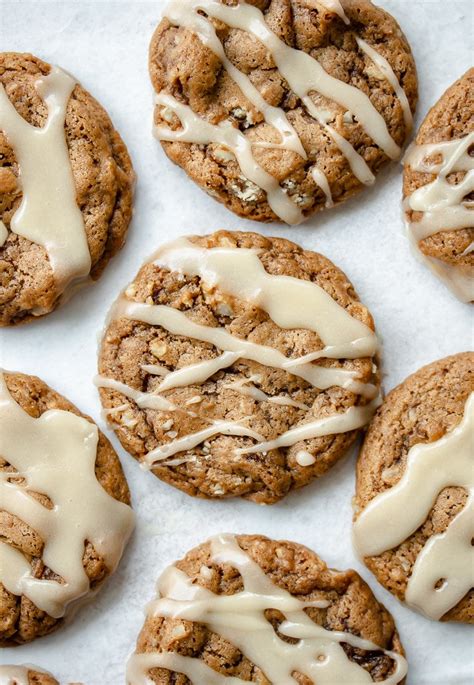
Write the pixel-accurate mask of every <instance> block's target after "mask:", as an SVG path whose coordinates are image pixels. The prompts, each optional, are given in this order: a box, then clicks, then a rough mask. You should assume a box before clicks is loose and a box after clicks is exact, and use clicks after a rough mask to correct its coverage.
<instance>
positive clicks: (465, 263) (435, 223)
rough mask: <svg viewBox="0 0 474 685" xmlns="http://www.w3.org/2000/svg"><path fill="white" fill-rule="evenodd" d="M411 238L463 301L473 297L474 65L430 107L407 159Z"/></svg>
mask: <svg viewBox="0 0 474 685" xmlns="http://www.w3.org/2000/svg"><path fill="white" fill-rule="evenodd" d="M404 163H405V174H404V182H403V195H404V209H405V216H406V221H407V229H408V235H409V238H410V241H411V243H412V245H413V247H414V248H415V251H416V253H417V254H418V255H420V256H421V257H422V259H423V261H424V262H425V263H426V264H427V265H428V266H429V267H430V268H431V269H432V270H433V271H434V272H435V273H436V274H437V275H438V276H439V277H440V278H441V279H442V280H443V281H445V283H446V285H447V286H448V288H450V289H451V290H452V292H453V293H454V294H455V295H456V296H457V297H458V298H459V299H461V300H462V301H463V302H472V301H474V209H473V202H474V69H470V70H469V71H468V72H466V73H465V74H464V76H462V78H460V79H459V81H456V83H454V84H453V85H452V86H451V87H450V88H449V89H448V90H447V91H446V93H445V94H444V95H443V96H442V97H441V99H440V100H439V101H438V102H437V103H436V105H435V106H434V107H433V108H432V109H431V110H430V112H429V113H428V115H427V116H426V119H425V120H424V122H423V123H422V124H421V126H420V130H419V131H418V135H417V137H416V140H415V142H414V143H413V145H411V146H410V148H409V149H408V151H407V154H406V156H405V159H404Z"/></svg>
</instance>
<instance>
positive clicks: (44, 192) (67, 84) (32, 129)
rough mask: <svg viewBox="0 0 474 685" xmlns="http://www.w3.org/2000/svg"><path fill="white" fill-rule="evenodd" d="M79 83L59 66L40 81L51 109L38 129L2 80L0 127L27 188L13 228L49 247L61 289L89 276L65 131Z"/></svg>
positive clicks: (54, 271) (85, 239)
mask: <svg viewBox="0 0 474 685" xmlns="http://www.w3.org/2000/svg"><path fill="white" fill-rule="evenodd" d="M75 85H76V81H75V80H74V79H73V78H72V77H71V76H70V75H69V74H67V73H66V72H65V71H62V70H61V69H59V68H58V67H52V68H51V71H50V73H49V74H48V75H47V76H43V77H41V78H39V79H38V80H37V81H36V83H35V88H36V90H37V92H38V94H39V95H40V96H41V97H42V98H43V100H44V102H45V104H46V106H47V108H48V118H47V120H46V123H45V124H44V126H43V127H41V128H40V127H38V126H32V125H31V124H29V123H28V122H27V121H26V120H25V119H23V117H22V116H21V115H20V114H18V112H17V111H16V109H15V107H14V106H13V104H12V102H11V101H10V99H9V98H8V95H7V93H6V91H5V88H4V87H3V85H2V84H0V129H1V130H2V131H3V132H4V133H5V135H6V137H7V140H8V142H9V143H10V145H11V146H12V148H13V150H14V153H15V156H16V158H17V160H18V164H19V167H20V181H21V186H22V192H23V197H22V201H21V204H20V206H19V208H18V209H17V211H16V212H15V214H14V215H13V218H12V220H11V222H10V230H11V231H13V232H14V233H16V234H18V235H20V236H23V237H24V238H27V239H28V240H31V241H32V242H33V243H36V244H38V245H41V246H42V247H43V248H44V249H45V250H46V252H47V253H48V257H49V260H50V264H51V268H52V270H53V274H54V278H55V281H56V282H57V284H58V287H59V288H60V290H61V292H62V291H64V289H65V288H66V287H67V286H68V285H70V283H71V282H73V281H77V280H79V279H81V280H82V279H85V278H86V277H87V276H88V274H89V272H90V267H91V258H90V254H89V248H88V245H87V238H86V233H85V228H84V221H83V217H82V214H81V211H80V209H79V207H78V206H77V203H76V187H75V184H74V177H73V173H72V169H71V162H70V159H69V152H68V147H67V142H66V136H65V132H64V122H65V118H66V109H67V104H68V101H69V98H70V96H71V93H72V91H73V90H74V87H75Z"/></svg>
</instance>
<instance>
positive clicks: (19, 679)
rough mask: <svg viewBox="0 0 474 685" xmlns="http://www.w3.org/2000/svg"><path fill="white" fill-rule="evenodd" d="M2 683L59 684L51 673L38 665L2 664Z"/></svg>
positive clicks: (24, 684) (0, 671)
mask: <svg viewBox="0 0 474 685" xmlns="http://www.w3.org/2000/svg"><path fill="white" fill-rule="evenodd" d="M0 685H59V683H58V681H57V680H56V679H55V678H53V676H52V675H51V673H46V671H42V670H40V669H38V668H37V667H36V666H0Z"/></svg>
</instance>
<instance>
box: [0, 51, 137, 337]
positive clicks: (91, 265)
mask: <svg viewBox="0 0 474 685" xmlns="http://www.w3.org/2000/svg"><path fill="white" fill-rule="evenodd" d="M12 105H13V106H12ZM26 122H27V123H26ZM27 124H30V126H28V125H27ZM134 180H135V175H134V172H133V169H132V164H131V161H130V157H129V155H128V152H127V149H126V147H125V145H124V143H123V141H122V139H121V138H120V136H119V134H118V133H117V132H116V131H115V129H114V127H113V124H112V122H111V120H110V118H109V116H108V115H107V113H106V112H105V110H104V109H103V108H102V107H101V106H100V105H99V103H98V102H97V101H96V100H95V99H94V98H93V97H92V96H91V95H90V94H89V93H88V92H87V91H86V90H85V89H84V88H83V87H82V86H81V85H80V84H78V83H77V82H76V81H75V80H74V79H73V78H72V77H71V76H70V75H69V74H67V73H66V72H64V71H63V70H61V69H59V68H57V67H52V66H51V65H49V64H47V63H46V62H43V61H42V60H40V59H38V58H37V57H34V56H33V55H29V54H22V53H12V52H4V53H0V326H8V325H13V324H16V323H21V322H25V321H28V320H31V319H33V318H35V317H38V316H43V315H44V314H48V313H49V312H51V311H52V310H53V309H55V307H57V306H58V304H59V303H60V302H61V301H63V300H64V299H65V298H67V297H69V295H70V294H71V293H72V292H73V290H74V289H75V288H76V287H77V284H78V283H79V282H84V281H86V280H87V281H90V280H97V279H98V278H99V277H100V275H101V274H102V271H103V270H104V268H105V266H106V265H107V262H108V261H109V259H110V258H111V257H112V256H113V255H114V254H115V253H116V252H117V251H118V250H119V249H120V248H121V247H122V245H123V243H124V240H125V236H126V233H127V229H128V225H129V222H130V219H131V214H132V192H133V185H134Z"/></svg>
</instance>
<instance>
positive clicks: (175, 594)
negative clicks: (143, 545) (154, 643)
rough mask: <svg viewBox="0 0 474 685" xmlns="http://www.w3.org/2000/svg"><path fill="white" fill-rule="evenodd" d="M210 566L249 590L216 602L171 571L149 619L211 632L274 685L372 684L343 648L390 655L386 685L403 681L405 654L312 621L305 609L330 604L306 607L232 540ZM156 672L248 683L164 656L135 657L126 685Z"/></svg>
mask: <svg viewBox="0 0 474 685" xmlns="http://www.w3.org/2000/svg"><path fill="white" fill-rule="evenodd" d="M211 562H213V563H216V564H228V565H230V566H232V567H233V568H235V569H236V570H237V571H238V572H239V573H240V575H241V577H242V582H243V589H242V590H241V591H240V592H238V593H236V594H232V595H217V594H215V593H213V592H211V591H210V590H207V589H206V588H203V587H201V586H200V585H197V584H195V583H194V584H193V583H192V582H191V579H190V578H189V577H188V576H187V575H186V574H185V573H184V572H183V571H180V570H179V569H178V568H177V567H176V566H170V567H169V568H168V569H167V570H166V571H165V572H164V573H163V574H162V576H161V578H160V580H159V581H158V588H157V590H158V593H157V599H155V600H154V601H153V602H151V603H150V605H149V606H148V616H149V617H168V618H176V619H182V620H188V621H193V622H197V623H203V624H205V625H207V626H208V627H209V628H210V630H212V631H213V632H214V633H216V634H217V635H219V636H222V637H223V638H224V639H225V640H227V641H228V642H230V643H231V644H232V645H234V646H235V647H237V648H238V649H239V650H240V652H241V653H242V654H243V655H244V656H245V657H247V658H248V659H249V660H250V661H251V662H252V663H253V664H255V665H256V666H258V667H259V668H260V669H261V671H262V672H263V674H264V675H265V677H266V678H267V679H268V680H269V681H270V682H271V683H272V684H273V685H289V684H290V683H293V682H294V683H296V682H297V681H296V679H295V677H294V673H295V672H297V673H299V674H302V675H304V676H306V677H307V678H310V679H311V680H312V681H313V682H317V683H318V685H330V684H333V683H335V682H337V683H341V684H342V683H351V685H355V684H357V683H360V684H362V683H372V682H373V680H372V678H371V676H370V674H369V673H368V672H367V671H366V670H364V669H363V668H362V667H361V666H359V665H358V664H356V663H355V662H353V661H351V660H350V659H349V658H348V657H347V655H346V653H345V652H344V650H343V648H342V647H341V643H346V644H349V645H351V646H352V647H354V648H356V649H362V650H367V651H378V652H383V653H384V654H385V655H388V656H390V658H391V659H393V662H394V672H393V673H392V675H390V676H389V677H388V678H386V679H384V680H383V681H380V682H382V683H384V684H385V685H395V684H396V683H399V682H400V681H401V680H402V679H403V678H404V677H405V674H406V672H407V665H406V661H405V659H404V658H403V657H402V656H401V655H399V654H397V653H395V652H391V651H385V650H383V649H382V648H381V647H378V646H377V645H375V644H374V643H372V642H370V641H368V640H364V639H362V638H359V637H357V636H355V635H353V634H351V633H347V632H342V631H329V630H326V629H324V628H323V627H322V626H319V625H318V624H316V623H315V622H314V621H312V620H311V618H310V617H309V616H308V615H307V614H306V613H305V611H304V610H305V608H307V607H321V608H325V607H327V606H328V602H327V601H325V600H315V601H310V602H304V601H301V600H300V599H298V598H297V597H294V596H293V595H291V594H290V593H289V592H288V591H287V590H284V589H283V588H280V587H278V586H277V585H276V584H274V583H273V582H272V581H271V579H270V578H269V577H268V576H267V575H266V574H265V572H264V571H263V570H262V569H261V568H260V566H259V565H258V564H257V563H256V562H255V561H253V560H252V559H251V558H250V556H249V555H248V554H247V553H246V552H245V551H244V550H242V549H241V547H240V546H239V544H238V542H237V540H236V539H235V537H234V536H233V535H219V536H216V537H214V538H212V539H211ZM269 609H273V610H278V611H279V612H281V613H282V614H283V616H284V620H283V622H282V623H280V624H279V626H278V631H279V633H280V634H282V635H285V636H287V637H291V638H295V639H296V640H297V642H296V643H289V642H285V641H284V640H282V639H281V638H280V637H279V635H278V634H277V633H276V631H275V629H274V627H273V626H272V624H271V623H270V622H269V621H268V620H267V618H266V617H265V613H264V612H265V611H266V610H269ZM153 668H166V669H169V670H173V671H177V672H178V673H183V674H185V675H186V676H187V677H188V678H189V679H190V681H191V682H193V683H209V684H210V685H211V684H212V685H214V684H215V685H228V684H230V683H231V684H232V685H234V684H235V685H237V684H239V685H240V684H241V683H244V682H247V681H244V680H242V679H240V678H232V677H228V676H224V675H221V674H220V673H218V672H217V671H214V670H213V669H212V668H210V667H209V666H207V664H205V663H203V662H202V661H201V660H199V659H196V658H192V657H186V656H182V655H179V654H176V653H173V652H166V651H163V652H146V653H141V654H133V655H132V657H131V658H130V660H129V662H128V666H127V680H128V683H130V684H133V685H146V683H148V682H149V677H148V673H149V671H150V669H153Z"/></svg>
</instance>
